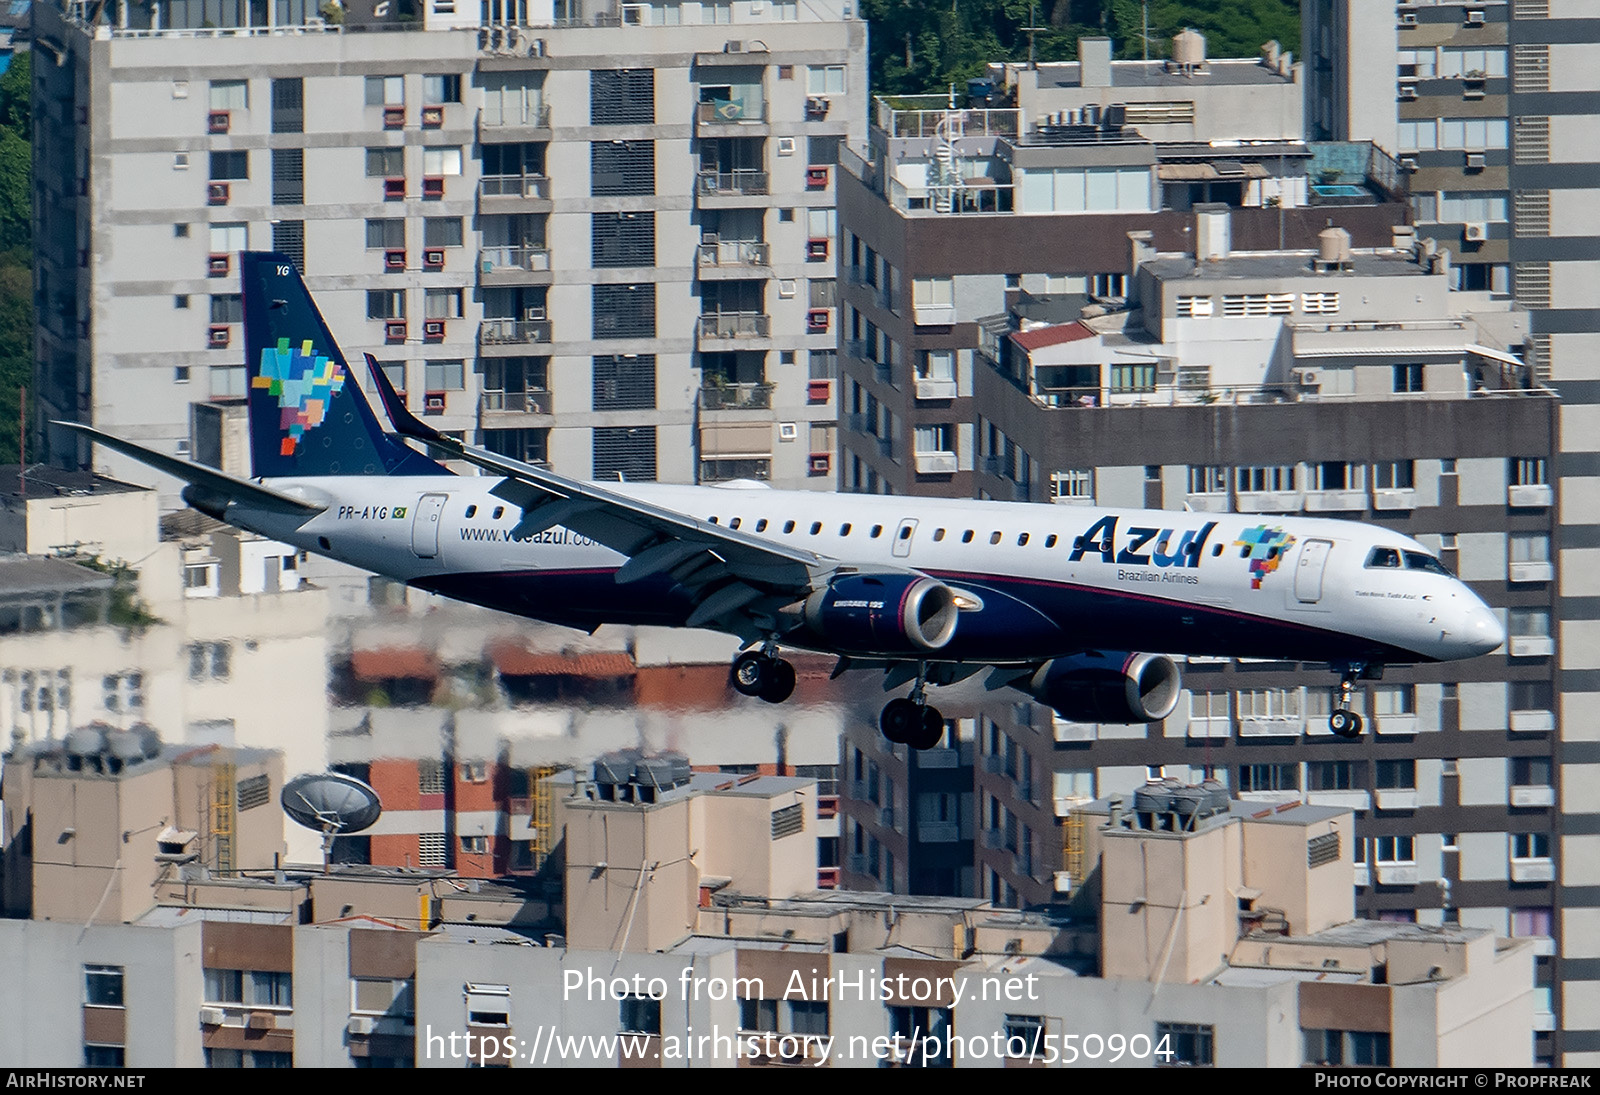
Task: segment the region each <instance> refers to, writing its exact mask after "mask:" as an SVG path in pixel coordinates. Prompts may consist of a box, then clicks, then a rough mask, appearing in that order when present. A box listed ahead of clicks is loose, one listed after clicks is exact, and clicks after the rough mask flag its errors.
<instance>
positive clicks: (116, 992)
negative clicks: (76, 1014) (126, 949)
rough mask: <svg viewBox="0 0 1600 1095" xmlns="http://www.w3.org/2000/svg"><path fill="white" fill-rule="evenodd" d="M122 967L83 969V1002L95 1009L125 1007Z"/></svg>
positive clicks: (87, 967)
mask: <svg viewBox="0 0 1600 1095" xmlns="http://www.w3.org/2000/svg"><path fill="white" fill-rule="evenodd" d="M122 1001H123V994H122V967H121V966H85V967H83V1002H84V1004H86V1005H87V1006H89V1007H94V1008H120V1007H122V1006H123V1002H122Z"/></svg>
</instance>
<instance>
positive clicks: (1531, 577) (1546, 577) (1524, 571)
mask: <svg viewBox="0 0 1600 1095" xmlns="http://www.w3.org/2000/svg"><path fill="white" fill-rule="evenodd" d="M1510 571H1511V574H1510V576H1511V580H1512V581H1513V582H1549V581H1553V580H1554V579H1555V576H1556V568H1555V564H1553V563H1549V562H1524V563H1517V562H1513V563H1512V564H1511V568H1510Z"/></svg>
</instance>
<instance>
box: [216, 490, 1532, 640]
mask: <svg viewBox="0 0 1600 1095" xmlns="http://www.w3.org/2000/svg"><path fill="white" fill-rule="evenodd" d="M501 482H502V480H499V479H496V478H492V477H378V476H371V477H338V478H319V479H302V480H272V481H271V482H270V483H269V485H270V486H271V487H272V488H273V489H275V490H279V491H282V492H284V493H287V494H291V495H295V496H299V497H303V498H305V499H307V500H309V501H315V502H318V503H323V504H325V505H326V506H327V508H326V510H324V511H323V512H321V513H319V514H317V515H315V516H313V517H312V518H310V519H309V520H304V519H302V518H298V517H289V516H285V515H283V514H279V513H271V512H267V511H261V510H253V509H251V508H249V507H248V506H242V505H240V504H238V503H235V504H233V505H230V507H229V510H228V513H227V519H228V520H229V521H231V522H233V523H236V524H239V525H242V526H244V527H247V528H251V529H254V530H255V531H258V532H260V533H262V534H263V535H267V536H271V537H274V538H276V539H279V540H283V541H285V542H288V543H291V544H294V545H296V546H298V547H300V548H303V549H306V550H310V551H314V552H318V553H321V554H324V555H328V556H331V557H333V558H336V559H339V560H342V561H344V562H348V563H351V564H353V565H355V566H359V567H362V568H364V569H367V570H371V571H375V572H377V573H379V574H384V575H387V576H389V577H392V578H395V579H398V580H401V581H406V582H410V583H413V584H416V585H418V586H421V587H423V588H429V589H435V590H437V591H439V592H444V593H447V594H448V595H451V596H460V597H462V598H463V599H466V600H471V601H475V602H477V603H480V604H486V605H489V606H491V607H496V608H503V609H504V610H506V611H510V612H515V613H517V614H520V615H524V616H530V617H534V618H542V619H551V620H555V621H557V622H562V623H577V624H579V625H580V626H581V625H587V624H588V623H595V624H598V623H604V622H618V623H633V622H664V623H672V622H679V623H681V622H682V621H681V619H678V620H676V621H675V620H674V619H673V612H674V611H675V610H674V609H672V607H671V606H670V605H669V604H667V602H668V601H670V597H669V596H668V595H667V594H668V592H669V591H668V590H666V589H663V588H654V589H652V588H651V587H648V586H641V587H640V588H637V589H634V588H631V587H630V590H629V595H628V597H626V598H620V599H618V601H617V602H616V603H612V597H611V593H612V588H613V587H614V585H615V583H614V581H613V579H612V575H614V573H615V571H616V570H617V569H618V568H619V567H621V565H622V564H623V563H624V562H625V561H626V560H625V558H624V557H623V556H622V555H620V554H618V553H616V552H614V551H612V550H610V549H608V548H606V547H604V546H602V545H600V544H597V543H594V542H593V541H590V540H588V539H586V538H585V537H582V536H580V535H577V534H575V533H573V532H571V531H569V530H567V529H564V528H562V527H560V526H557V527H555V528H552V529H549V530H547V531H544V532H540V533H536V534H534V535H532V536H531V537H525V538H521V539H517V538H513V536H512V533H513V530H514V529H515V527H516V525H517V523H518V520H519V519H520V518H521V516H522V514H521V511H520V509H519V508H518V507H517V506H516V505H513V504H511V503H509V502H505V501H503V500H501V499H499V498H497V497H495V496H494V495H493V494H492V493H491V491H492V490H493V489H494V488H495V487H496V486H498V485H499V484H500V483H501ZM607 489H608V490H611V491H613V492H615V493H618V494H623V495H626V496H630V497H633V498H637V499H639V500H642V501H647V502H649V503H652V504H654V505H656V506H661V507H666V508H670V509H673V510H676V511H678V512H681V513H684V514H686V515H689V516H692V517H695V518H698V519H700V520H705V521H712V522H715V523H716V524H718V525H720V526H722V527H724V528H733V529H737V530H738V531H740V532H743V533H746V534H750V535H754V536H758V537H762V538H765V539H769V540H772V541H773V542H775V543H780V544H784V545H787V546H789V547H796V548H802V549H805V550H809V551H812V552H815V553H816V554H818V555H820V556H823V557H827V558H832V559H837V560H839V561H840V562H842V563H844V564H848V565H851V566H857V567H862V568H871V567H875V566H877V567H896V568H904V569H909V570H915V571H920V572H923V573H926V574H930V575H933V576H935V577H937V578H939V579H940V580H941V581H944V582H947V583H949V584H951V585H953V586H960V587H963V588H968V589H972V590H975V591H976V592H977V593H978V596H979V598H980V599H981V601H982V602H983V603H984V608H983V610H982V612H980V614H979V615H980V616H981V615H983V614H987V613H991V611H992V612H993V613H995V615H993V616H992V618H991V620H990V621H989V624H990V626H988V627H986V628H978V627H976V626H975V625H976V620H972V621H969V620H967V619H965V618H964V619H963V621H962V625H961V627H959V628H958V629H957V639H956V640H955V642H956V643H958V644H959V646H956V647H953V648H952V650H951V651H950V652H949V654H948V656H949V657H951V658H952V659H961V658H967V657H974V656H982V655H985V654H987V657H988V660H994V661H1001V660H1016V661H1026V660H1029V659H1033V658H1048V657H1053V656H1056V655H1059V654H1062V653H1067V652H1072V651H1074V650H1081V649H1085V648H1096V647H1112V648H1115V649H1141V650H1148V651H1156V652H1161V653H1168V654H1223V655H1233V656H1249V657H1261V656H1275V654H1277V653H1280V652H1281V653H1284V655H1285V656H1290V657H1295V658H1298V659H1301V660H1329V661H1340V660H1348V661H1377V662H1383V661H1389V662H1407V661H1430V660H1451V659H1456V658H1466V657H1472V656H1475V655H1477V654H1482V653H1486V652H1487V651H1489V650H1492V649H1494V648H1495V647H1496V646H1498V645H1499V644H1500V642H1501V641H1502V640H1503V637H1504V633H1503V629H1502V628H1501V625H1500V624H1499V623H1498V621H1497V620H1496V618H1495V617H1494V615H1493V613H1492V611H1491V610H1490V609H1489V608H1488V607H1487V606H1486V605H1485V604H1484V603H1483V601H1482V600H1480V599H1479V598H1478V597H1477V596H1476V595H1475V594H1474V593H1473V592H1472V591H1471V590H1469V589H1468V588H1467V587H1466V585H1464V584H1463V583H1462V582H1461V581H1459V580H1458V579H1456V578H1454V577H1452V576H1450V575H1449V574H1447V573H1443V572H1441V571H1435V570H1432V569H1420V568H1418V567H1409V568H1408V567H1407V566H1393V567H1388V566H1374V565H1371V564H1372V562H1373V559H1374V557H1375V555H1374V549H1375V548H1391V549H1394V551H1395V552H1396V553H1397V557H1400V556H1404V557H1405V558H1406V559H1407V560H1408V561H1411V556H1416V557H1419V558H1426V559H1428V560H1429V561H1430V562H1431V561H1432V556H1431V553H1429V552H1428V551H1427V549H1426V548H1424V547H1423V546H1422V545H1421V544H1418V543H1417V542H1416V541H1414V540H1412V539H1410V538H1408V537H1406V536H1402V535H1400V534H1398V533H1394V532H1391V531H1389V530H1387V529H1384V528H1380V527H1376V526H1371V525H1365V524H1360V523H1356V522H1349V521H1333V520H1325V519H1319V518H1301V517H1261V516H1252V515H1244V514H1209V513H1187V512H1177V511H1160V510H1157V511H1152V510H1114V509H1105V508H1101V507H1096V506H1065V505H1037V504H1034V505H1030V504H1020V503H1002V502H975V501H963V500H952V499H933V498H911V497H902V496H893V497H885V496H879V495H855V494H820V493H812V492H785V491H775V490H769V489H766V488H764V487H755V486H751V487H740V486H732V487H690V486H667V485H659V484H607ZM1272 545H1277V546H1276V548H1274V547H1273V546H1272ZM1405 553H1411V556H1407V555H1405ZM1435 565H1436V564H1435ZM513 580H515V581H516V582H518V583H520V584H519V585H517V587H516V592H515V593H512V592H510V591H509V590H510V586H509V585H508V583H511V582H512V581H513ZM606 583H611V585H610V586H608V585H607V584H606ZM651 596H654V597H655V599H656V602H657V603H655V604H653V605H647V604H645V603H644V602H643V601H641V598H642V597H643V598H648V597H651ZM624 602H629V603H631V604H633V605H635V606H637V610H635V609H634V608H630V607H629V604H628V603H624ZM964 632H965V633H966V634H969V635H971V636H972V637H973V641H974V642H975V641H977V637H979V636H984V637H985V638H984V642H985V645H986V648H987V649H986V650H978V651H974V650H970V649H967V647H968V643H966V642H962V639H963V634H964ZM941 656H945V655H943V654H942V653H941V654H934V655H932V657H934V658H938V657H941Z"/></svg>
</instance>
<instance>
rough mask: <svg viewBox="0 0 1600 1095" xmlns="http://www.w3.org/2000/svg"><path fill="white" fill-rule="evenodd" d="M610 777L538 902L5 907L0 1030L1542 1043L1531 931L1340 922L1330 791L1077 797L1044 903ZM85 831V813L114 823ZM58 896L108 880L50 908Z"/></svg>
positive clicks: (655, 1051) (396, 886)
mask: <svg viewBox="0 0 1600 1095" xmlns="http://www.w3.org/2000/svg"><path fill="white" fill-rule="evenodd" d="M142 763H145V764H147V765H149V764H151V762H149V761H146V762H142ZM155 767H158V766H155ZM612 774H613V773H611V772H609V771H607V770H605V769H604V767H603V766H600V767H597V768H596V769H595V770H594V773H593V775H594V777H595V778H594V779H592V780H591V779H588V778H581V779H579V780H578V781H577V782H575V783H572V784H569V785H568V786H567V787H566V788H565V789H564V790H563V792H562V793H561V794H559V795H557V796H556V797H555V803H556V806H557V809H558V817H559V821H560V824H561V827H562V831H563V834H564V839H563V856H564V863H565V868H564V873H565V892H564V894H563V899H562V901H561V902H560V903H558V904H556V905H548V904H545V903H544V902H542V901H541V900H539V899H537V898H534V897H531V896H530V895H529V894H528V893H526V892H525V891H524V890H521V889H519V888H516V887H512V886H507V885H503V884H492V883H480V882H477V881H475V880H467V881H462V880H460V879H458V878H456V877H453V876H452V875H451V874H449V873H448V872H430V871H418V870H416V869H412V870H407V871H394V870H390V871H383V870H377V869H360V870H358V869H351V868H335V869H334V870H333V871H332V872H330V873H323V872H312V873H299V872H293V871H288V872H285V871H280V872H277V873H273V872H270V871H268V872H257V873H253V874H249V875H246V876H241V877H235V878H229V879H220V878H215V877H212V876H211V875H210V874H209V873H208V872H207V871H205V870H203V869H201V868H200V867H199V866H198V865H196V864H193V863H191V864H189V865H187V867H186V869H185V870H184V872H183V873H182V874H180V875H173V874H171V873H170V868H169V869H168V873H164V874H162V875H161V876H160V877H158V878H157V880H156V881H155V883H154V884H153V885H151V886H150V887H148V891H147V892H145V896H146V898H147V899H148V900H147V903H146V906H145V907H144V908H143V909H142V911H138V912H136V913H135V914H134V915H131V916H129V917H126V922H122V923H118V922H114V921H113V922H109V923H106V922H99V921H96V922H93V923H90V924H88V925H87V926H85V925H84V923H83V922H82V921H81V919H80V918H79V917H77V916H70V917H64V918H63V919H62V920H61V921H59V922H56V921H51V920H46V919H42V918H40V917H38V916H37V914H36V915H35V916H34V917H33V918H31V919H13V920H6V921H3V922H0V955H4V956H5V960H6V962H7V968H8V969H15V970H18V971H21V972H22V973H23V975H24V976H26V978H27V980H28V983H29V984H30V985H31V986H34V987H35V993H34V1006H33V1007H31V1008H29V1009H27V1011H26V1013H25V1014H22V1015H20V1016H19V1017H18V1021H17V1022H14V1023H10V1024H7V1025H6V1027H5V1028H4V1030H0V1054H4V1055H5V1057H6V1059H7V1060H9V1061H14V1062H17V1063H18V1064H24V1065H29V1066H46V1065H49V1066H57V1067H62V1066H66V1067H70V1066H75V1065H80V1064H89V1065H100V1066H119V1065H131V1066H145V1067H149V1066H159V1065H189V1066H198V1065H206V1066H209V1067H241V1066H242V1067H274V1066H287V1065H290V1064H293V1065H296V1066H301V1065H305V1066H326V1067H345V1068H349V1067H369V1068H370V1067H408V1066H416V1065H420V1066H425V1067H470V1066H472V1065H475V1064H476V1065H482V1064H507V1065H511V1066H513V1067H523V1066H530V1065H537V1066H539V1067H566V1066H569V1065H590V1066H593V1065H612V1066H623V1067H627V1066H630V1065H632V1066H633V1067H641V1066H642V1067H692V1066H695V1065H700V1064H720V1065H735V1066H741V1067H814V1066H818V1065H826V1066H830V1067H884V1066H885V1065H896V1064H898V1065H924V1066H933V1067H949V1066H960V1067H1018V1066H1027V1065H1034V1066H1039V1065H1045V1066H1050V1065H1054V1066H1058V1067H1062V1066H1064V1067H1072V1066H1073V1065H1079V1064H1082V1063H1084V1062H1085V1061H1090V1060H1102V1059H1103V1061H1104V1062H1105V1063H1117V1064H1120V1065H1123V1066H1133V1067H1148V1066H1151V1065H1173V1064H1182V1065H1202V1066H1203V1065H1256V1066H1260V1065H1273V1066H1280V1067H1295V1066H1299V1065H1303V1064H1311V1065H1315V1064H1357V1065H1376V1066H1384V1065H1397V1066H1434V1065H1439V1064H1443V1063H1448V1064H1450V1065H1453V1066H1458V1067H1459V1066H1463V1065H1474V1066H1501V1067H1514V1066H1518V1065H1522V1066H1525V1065H1527V1064H1528V1063H1529V1061H1530V1053H1529V1041H1528V1038H1527V1036H1526V1032H1527V1028H1528V1026H1529V1022H1530V1007H1531V1003H1532V997H1533V987H1532V969H1531V954H1530V946H1529V944H1527V943H1525V942H1523V943H1519V942H1515V941H1512V940H1507V939H1503V938H1497V937H1496V935H1495V933H1493V932H1492V931H1489V930H1488V929H1485V928H1481V927H1468V926H1463V925H1458V924H1449V925H1443V926H1439V927H1436V928H1431V929H1423V928H1419V927H1418V926H1416V925H1412V924H1393V923H1385V922H1379V921H1370V920H1361V919H1354V918H1353V917H1352V902H1351V893H1352V890H1351V882H1352V876H1353V873H1354V864H1353V863H1352V861H1351V849H1352V845H1353V841H1352V839H1351V833H1352V826H1351V816H1350V813H1349V811H1348V810H1346V809H1342V808H1332V807H1325V806H1324V807H1319V806H1306V805H1300V804H1292V805H1289V806H1287V807H1284V808H1266V809H1257V808H1256V804H1253V803H1241V802H1237V801H1234V800H1231V799H1229V798H1228V796H1227V795H1226V792H1223V793H1222V794H1221V795H1220V796H1219V795H1218V794H1217V793H1216V792H1215V790H1214V789H1212V788H1200V787H1188V788H1175V789H1165V788H1162V789H1159V792H1160V793H1157V791H1153V790H1150V789H1146V790H1145V791H1142V792H1141V793H1140V794H1139V795H1136V796H1133V797H1132V798H1117V799H1111V800H1102V801H1100V802H1097V803H1094V804H1091V805H1087V806H1086V807H1085V808H1084V809H1083V810H1082V811H1080V814H1079V819H1080V821H1082V822H1083V831H1084V838H1085V840H1084V850H1085V856H1086V863H1087V864H1088V868H1089V870H1088V873H1087V875H1086V878H1085V884H1084V887H1083V888H1082V891H1081V893H1080V898H1081V901H1082V908H1081V910H1080V912H1081V913H1082V915H1074V914H1070V913H1069V914H1067V915H1057V916H1050V917H1047V916H1043V915H1040V914H1037V913H1018V912H1014V911H1009V910H1004V909H996V908H994V907H993V906H992V905H990V904H989V903H988V902H987V901H983V900H979V899H972V898H950V897H946V898H927V897H923V898H906V897H903V896H897V895H886V894H850V893H845V892H840V891H835V892H819V891H816V890H813V889H811V888H810V884H811V869H810V862H809V859H810V842H809V839H808V838H809V836H810V833H811V832H812V829H813V826H814V824H815V804H814V801H813V799H812V788H813V787H814V785H813V784H812V783H811V782H810V781H808V780H803V779H793V778H779V777H769V776H756V777H753V778H746V779H741V780H736V781H729V780H724V779H723V777H720V776H694V777H691V778H690V779H689V780H688V782H682V781H680V780H678V779H676V778H668V779H665V780H662V781H657V780H651V781H649V782H648V783H639V782H637V781H624V782H621V783H619V782H616V781H614V780H612V778H611V775H612ZM78 778H79V779H88V778H92V777H91V776H88V775H80V776H79V777H78ZM13 795H14V789H13V788H12V787H10V786H8V790H7V806H8V808H14V807H15V806H16V805H17V804H18V803H17V802H16V801H15V799H14V798H13ZM144 806H145V809H146V811H147V812H148V811H153V810H155V809H156V808H157V806H156V804H154V803H149V802H147V803H144ZM261 816H262V817H266V816H268V815H267V814H265V813H263V814H262V815H261ZM37 817H38V819H39V820H38V822H37V823H38V824H40V825H48V826H49V827H53V826H54V825H56V824H58V823H59V821H60V819H59V818H57V817H55V816H54V815H50V816H48V817H47V816H46V815H45V814H42V813H41V814H39V815H37ZM87 821H88V819H87V818H83V819H80V822H81V823H82V827H80V828H79V829H77V830H75V836H77V837H78V838H82V839H89V840H98V839H101V837H103V836H105V835H109V836H111V837H112V838H113V839H114V837H115V832H114V830H113V831H110V832H109V833H108V834H107V833H102V832H100V831H99V830H100V829H106V828H108V826H107V825H106V824H104V823H102V824H100V825H99V826H97V827H96V829H95V831H90V827H89V826H88V824H87ZM123 823H126V822H125V821H124V819H122V818H119V819H118V820H117V824H123ZM41 832H43V830H41ZM35 846H37V843H36V845H35ZM158 869H159V868H158ZM140 870H141V871H142V872H143V873H146V874H147V873H149V869H148V868H140ZM141 892H144V891H141ZM32 894H33V896H34V898H35V899H36V900H37V899H38V898H39V897H40V896H41V895H40V894H39V893H38V890H37V888H35V889H34V890H33V891H32ZM69 897H70V899H71V901H74V902H76V903H77V904H78V905H79V906H82V905H85V904H87V903H88V902H89V901H91V900H93V897H94V895H93V894H92V893H89V892H88V888H87V887H81V886H80V887H77V888H71V887H66V888H63V889H62V891H61V892H60V893H59V894H57V895H54V897H53V900H55V901H56V903H57V904H58V905H59V904H62V903H63V902H66V901H68V898H69ZM563 924H564V931H563V930H560V929H562V927H563ZM469 1035H470V1038H469V1037H468V1036H469ZM552 1035H554V1036H557V1037H559V1038H561V1039H562V1041H561V1042H560V1043H559V1044H558V1045H554V1046H552V1045H549V1043H548V1039H549V1038H550V1037H551V1036H552ZM1067 1035H1073V1036H1075V1037H1073V1038H1070V1039H1069V1038H1068V1037H1066V1036H1067ZM1096 1039H1098V1041H1096ZM1069 1047H1070V1048H1069ZM1069 1054H1071V1055H1070V1056H1069ZM1113 1054H1114V1055H1115V1057H1116V1060H1115V1062H1112V1061H1111V1059H1110V1058H1111V1055H1113Z"/></svg>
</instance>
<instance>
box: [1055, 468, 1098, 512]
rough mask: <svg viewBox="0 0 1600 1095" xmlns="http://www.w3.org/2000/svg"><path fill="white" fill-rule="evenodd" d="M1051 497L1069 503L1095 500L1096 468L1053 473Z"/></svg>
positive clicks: (1056, 500)
mask: <svg viewBox="0 0 1600 1095" xmlns="http://www.w3.org/2000/svg"><path fill="white" fill-rule="evenodd" d="M1050 499H1051V501H1053V502H1066V503H1069V504H1070V503H1090V502H1093V501H1094V469H1092V468H1075V469H1073V470H1071V471H1058V472H1055V473H1053V474H1052V475H1051V476H1050Z"/></svg>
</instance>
